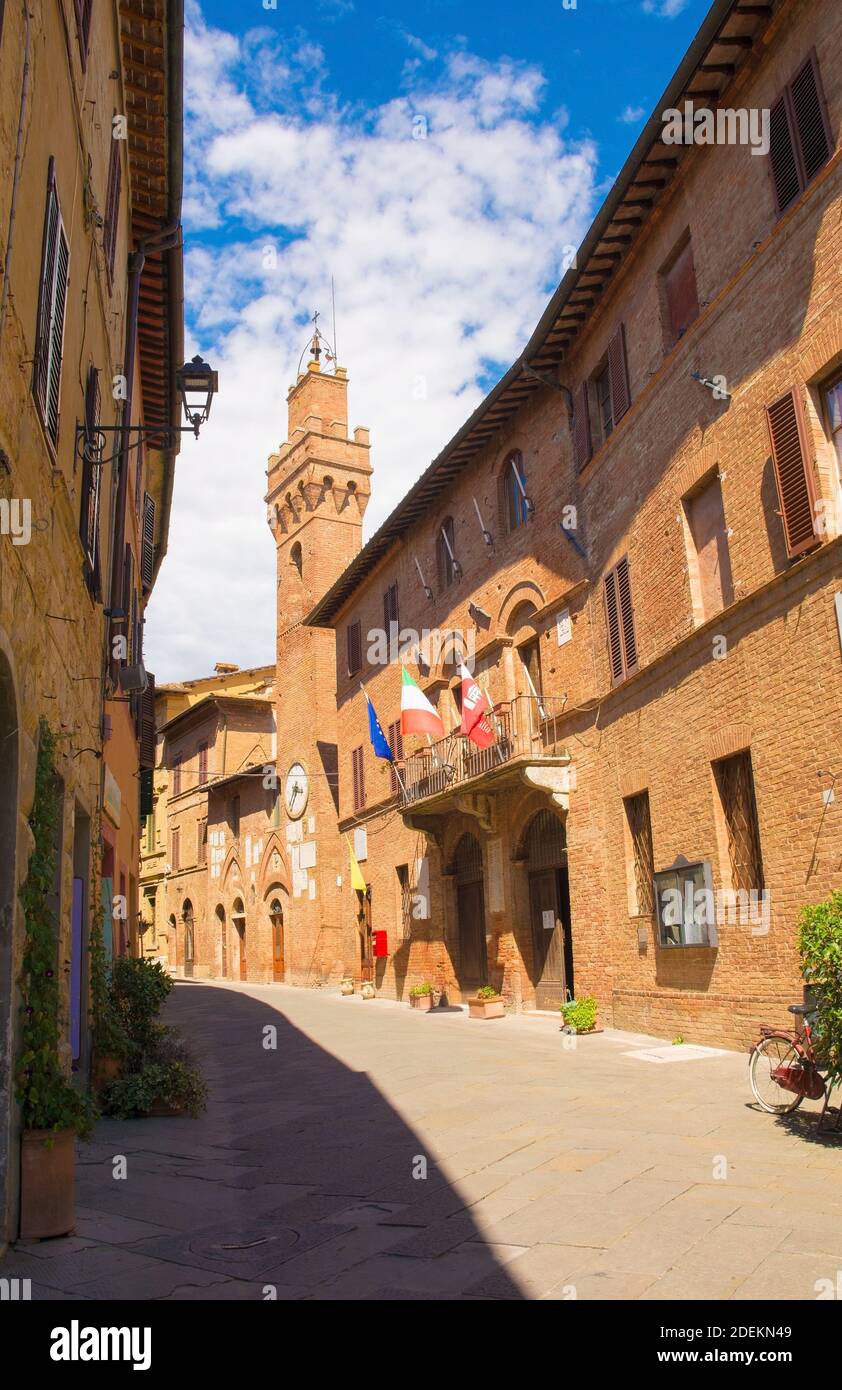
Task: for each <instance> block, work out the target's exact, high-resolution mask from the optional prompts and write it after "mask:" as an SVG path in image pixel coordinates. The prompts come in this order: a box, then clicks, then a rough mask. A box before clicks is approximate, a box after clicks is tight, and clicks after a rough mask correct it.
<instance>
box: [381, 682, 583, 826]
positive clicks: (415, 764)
mask: <svg viewBox="0 0 842 1390" xmlns="http://www.w3.org/2000/svg"><path fill="white" fill-rule="evenodd" d="M564 705H565V701H564V700H562V699H558V698H552V699H550V698H547V699H540V700H539V699H538V698H537V697H536V696H534V695H519V696H518V697H517V698H516V699H514V700H507V701H504V702H502V703H501V704H499V705H495V707H494V712H493V714H489V715H488V716H487V718H488V720H489V722H490V723H491V725H492V727H493V728H494V731H495V733H496V735H497V737H496V738H495V740H494V742H493V743H492V744H490V745H489V746H488V748H478V747H477V745H476V744H475V743H472V742H471V740H470V739H467V738H463V737H462V735H461V734H458V733H452V734H448V735H447V736H446V737H445V738H441V739H439V740H438V741H437V742H436V743H431V744H430V746H429V747H428V748H419V749H418V750H417V752H415V753H410V755H409V757H408V758H406V760H405V762H404V764H403V767H402V768H401V776H402V778H403V782H404V791H403V794H402V795H401V802H402V804H403V805H404V806H409V805H412V804H414V803H415V802H417V801H422V800H426V799H427V798H428V797H435V796H442V795H444V794H445V793H446V792H448V791H451V790H453V789H454V788H455V787H460V786H463V785H464V784H465V783H467V782H473V781H475V780H476V779H477V778H479V777H489V776H493V775H494V774H495V773H496V772H499V771H501V770H502V769H503V768H505V767H506V766H507V764H509V763H511V762H513V761H514V760H515V759H517V758H523V759H529V758H535V759H539V758H552V757H558V756H560V755H562V753H563V752H564V749H563V747H562V745H561V740H560V737H559V731H558V724H559V721H560V719H561V716H562V714H563V712H564Z"/></svg>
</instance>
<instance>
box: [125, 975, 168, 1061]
mask: <svg viewBox="0 0 842 1390" xmlns="http://www.w3.org/2000/svg"><path fill="white" fill-rule="evenodd" d="M172 987H173V982H172V977H171V976H170V975H169V974H168V973H167V971H166V970H165V969H164V967H163V966H162V965H161V962H160V961H157V960H156V961H151V960H144V959H142V958H140V959H136V958H134V957H130V956H121V957H119V958H118V959H117V960H115V961H114V964H113V966H112V970H111V989H110V1000H111V1007H112V1009H113V1014H114V1018H115V1020H116V1025H117V1029H118V1031H119V1032H120V1034H121V1035H122V1037H123V1038H124V1039H125V1040H126V1041H125V1045H124V1049H125V1052H126V1053H127V1054H134V1055H135V1056H137V1057H139V1058H140V1057H145V1056H146V1054H147V1053H148V1050H149V1048H150V1046H151V1044H152V1042H153V1040H154V1038H155V1036H156V1029H157V1027H158V1025H157V1024H156V1022H155V1020H156V1019H157V1017H158V1014H159V1013H160V1012H161V1008H162V1007H163V1004H164V1002H165V1000H166V998H167V995H168V994H169V993H170V991H171V989H172Z"/></svg>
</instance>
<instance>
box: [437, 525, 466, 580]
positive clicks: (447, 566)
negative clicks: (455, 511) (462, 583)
mask: <svg viewBox="0 0 842 1390" xmlns="http://www.w3.org/2000/svg"><path fill="white" fill-rule="evenodd" d="M454 535H455V532H454V527H453V517H452V516H446V517H445V519H444V521H443V522H442V523H441V526H440V527H439V529H438V534H437V536H436V569H437V570H438V576H439V588H440V589H447V588H449V587H450V585H451V584H452V583H453V581H454V579H458V578H459V576H460V574H461V573H462V570H461V567H460V565H459V561H458V560H457V559H456V542H455V539H454Z"/></svg>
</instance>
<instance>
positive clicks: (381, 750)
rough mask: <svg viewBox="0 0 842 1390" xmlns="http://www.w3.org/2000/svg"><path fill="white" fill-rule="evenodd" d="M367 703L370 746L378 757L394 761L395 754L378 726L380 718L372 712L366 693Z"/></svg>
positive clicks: (371, 705) (372, 708)
mask: <svg viewBox="0 0 842 1390" xmlns="http://www.w3.org/2000/svg"><path fill="white" fill-rule="evenodd" d="M365 698H366V703H367V705H368V736H369V738H370V739H371V746H372V748H373V749H374V751H375V753H376V754H377V757H378V758H387V759H388V761H389V762H390V763H393V762H394V761H395V755H394V753H393V752H392V750H391V748H390V747H389V740H388V739H387V737H386V735H385V734H384V732H383V730H382V729H381V727H380V720H379V719H378V718H377V715H376V714H375V713H374V705H373V704H372V703H371V701H370V700H369V698H368V696H367V695H366V697H365Z"/></svg>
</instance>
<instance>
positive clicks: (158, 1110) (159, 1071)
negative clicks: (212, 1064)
mask: <svg viewBox="0 0 842 1390" xmlns="http://www.w3.org/2000/svg"><path fill="white" fill-rule="evenodd" d="M206 1101H207V1087H206V1086H205V1083H204V1081H203V1080H202V1078H201V1075H200V1073H199V1070H198V1068H197V1066H196V1064H195V1061H194V1059H193V1055H192V1053H191V1051H190V1049H189V1047H188V1046H187V1043H186V1042H185V1041H184V1039H183V1038H182V1037H181V1036H180V1035H179V1034H178V1033H177V1032H176V1031H175V1029H173V1028H166V1027H163V1026H161V1025H158V1026H157V1030H156V1033H155V1034H154V1035H153V1036H152V1041H151V1046H150V1049H149V1052H148V1053H147V1055H146V1056H145V1057H144V1059H143V1061H142V1063H141V1064H140V1066H138V1067H136V1068H135V1069H134V1070H132V1071H131V1072H130V1073H129V1074H128V1075H127V1076H121V1077H118V1079H117V1080H116V1081H113V1082H112V1083H111V1085H110V1086H109V1087H108V1088H107V1090H106V1093H105V1104H106V1107H107V1110H108V1114H109V1115H113V1116H114V1117H115V1118H116V1119H120V1120H128V1119H134V1118H137V1117H142V1116H146V1115H153V1116H156V1117H163V1116H166V1115H183V1114H188V1115H192V1116H193V1117H194V1119H195V1117H196V1116H198V1115H200V1114H201V1112H202V1110H204V1108H205V1104H206Z"/></svg>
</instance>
